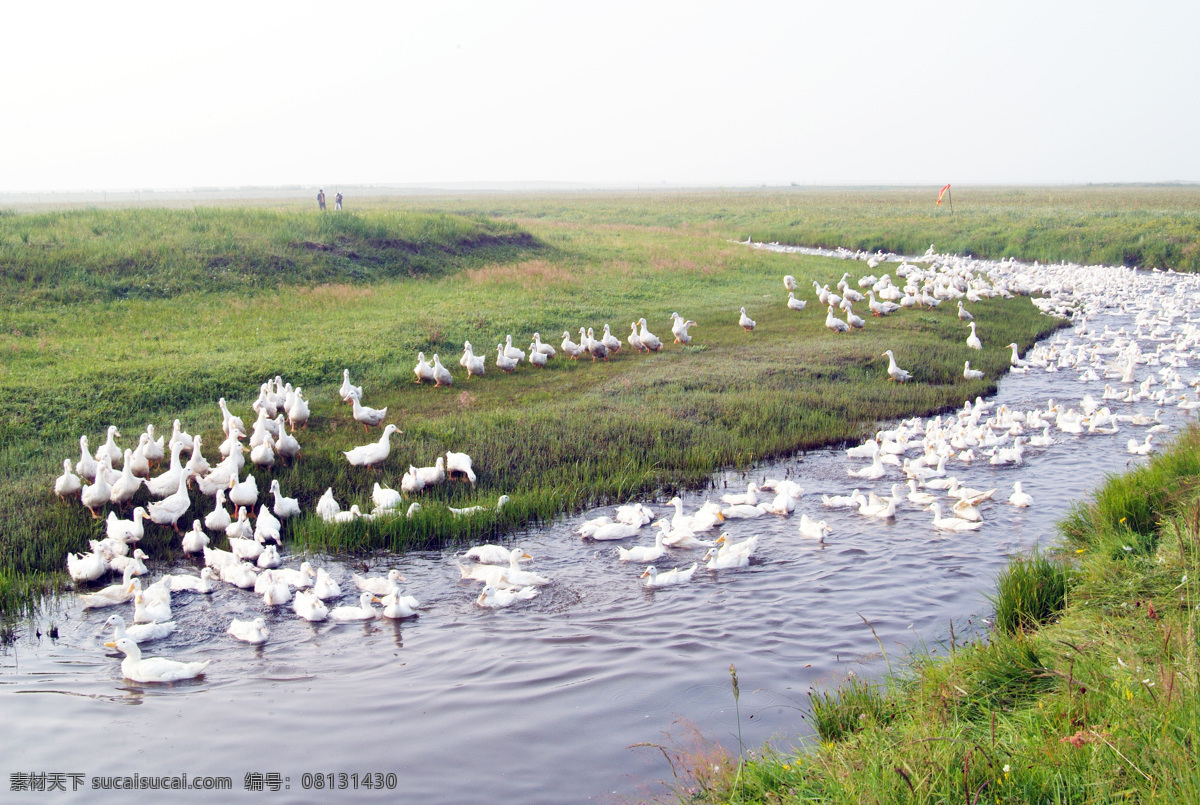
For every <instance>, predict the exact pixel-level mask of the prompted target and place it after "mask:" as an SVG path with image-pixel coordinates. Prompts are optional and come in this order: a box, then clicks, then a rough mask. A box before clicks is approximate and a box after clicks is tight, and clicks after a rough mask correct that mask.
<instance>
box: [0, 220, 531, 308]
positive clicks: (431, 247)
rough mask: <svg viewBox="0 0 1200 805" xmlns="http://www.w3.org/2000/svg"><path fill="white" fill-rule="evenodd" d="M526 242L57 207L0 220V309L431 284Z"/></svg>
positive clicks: (405, 229) (511, 230)
mask: <svg viewBox="0 0 1200 805" xmlns="http://www.w3.org/2000/svg"><path fill="white" fill-rule="evenodd" d="M535 245H536V244H535V243H533V242H532V241H531V239H530V238H529V237H528V234H527V233H524V232H522V231H520V230H519V229H518V228H517V227H515V226H513V225H511V224H505V223H500V222H495V221H485V220H479V219H469V218H464V217H462V216H457V215H446V214H437V213H416V212H410V211H398V210H372V211H367V212H362V213H339V214H336V215H331V214H320V213H317V212H315V211H301V210H286V209H253V208H245V207H233V208H205V207H198V208H195V209H184V210H181V209H153V208H134V209H96V208H92V209H77V210H70V209H61V210H53V211H50V212H41V213H31V214H21V215H17V214H10V215H0V301H3V302H4V304H5V305H6V306H12V305H28V304H42V303H58V304H81V303H88V302H102V301H107V300H114V299H156V298H170V297H176V296H179V295H180V294H186V293H191V292H196V291H209V290H220V291H223V292H240V293H246V292H254V291H259V290H263V289H267V288H275V287H278V286H289V285H292V286H294V285H312V284H314V283H330V282H352V283H358V284H369V283H373V282H378V281H380V280H384V279H394V278H397V277H418V276H433V275H437V274H440V273H443V272H444V271H446V270H448V269H450V268H454V269H458V268H461V267H462V264H463V263H464V262H465V261H470V260H471V259H472V258H474V259H476V260H478V258H479V257H480V256H481V255H483V256H486V257H487V258H488V259H496V258H497V257H498V256H500V254H501V253H503V252H505V251H508V252H519V251H521V250H526V249H529V248H531V247H533V246H535Z"/></svg>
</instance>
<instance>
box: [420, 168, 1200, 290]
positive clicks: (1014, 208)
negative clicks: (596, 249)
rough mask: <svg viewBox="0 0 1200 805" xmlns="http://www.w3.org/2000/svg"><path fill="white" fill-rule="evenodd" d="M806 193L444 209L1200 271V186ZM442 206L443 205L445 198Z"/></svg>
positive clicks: (473, 203) (456, 204)
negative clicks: (941, 197) (943, 198)
mask: <svg viewBox="0 0 1200 805" xmlns="http://www.w3.org/2000/svg"><path fill="white" fill-rule="evenodd" d="M938 189H939V188H936V187H930V188H925V189H913V188H851V189H833V188H803V187H795V188H791V189H787V190H776V189H772V190H739V191H724V192H715V191H676V192H664V193H653V194H650V193H628V194H621V195H613V194H583V193H581V194H576V195H573V196H562V195H557V196H532V197H528V196H499V197H481V198H467V199H453V200H446V201H445V202H444V203H445V204H446V205H448V206H446V207H444V208H446V209H454V210H459V211H463V212H470V213H472V214H475V213H478V214H484V215H489V216H494V217H498V218H503V219H514V220H519V221H527V220H528V219H537V220H546V219H550V220H569V221H586V222H588V223H596V222H604V223H609V224H612V225H624V224H629V223H631V222H632V223H636V224H638V225H641V226H648V227H665V228H671V229H690V230H693V231H707V232H710V233H712V234H714V235H717V236H719V237H724V238H737V239H738V240H745V239H746V238H747V237H752V238H753V239H754V240H755V241H758V242H771V241H778V242H780V243H796V244H804V245H813V246H824V247H828V248H835V247H839V246H841V247H846V248H850V249H864V250H867V251H871V252H874V251H876V250H879V249H883V250H885V251H892V252H896V253H898V254H923V253H924V252H925V250H926V249H927V248H929V245H930V244H931V243H932V244H934V245H935V246H936V247H937V249H938V251H940V252H944V253H957V254H972V255H978V256H981V257H989V258H993V259H1000V258H1002V257H1017V258H1021V259H1023V260H1027V261H1030V262H1032V261H1034V260H1040V261H1042V262H1043V263H1047V262H1050V263H1057V262H1059V261H1060V260H1067V261H1069V262H1076V263H1082V264H1104V265H1128V266H1139V267H1146V268H1151V267H1159V268H1174V269H1177V270H1182V271H1196V270H1200V187H1198V186H1195V185H1184V186H1170V185H1141V186H1139V185H1119V186H1088V187H966V186H962V187H959V186H956V187H954V188H952V193H953V195H954V212H953V213H951V212H950V209H949V205H948V204H947V203H943V204H942V206H941V207H940V208H939V207H937V206H936V205H935V204H934V201H935V200H936V198H937V191H938ZM439 203H441V202H439Z"/></svg>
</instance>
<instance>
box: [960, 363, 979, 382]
mask: <svg viewBox="0 0 1200 805" xmlns="http://www.w3.org/2000/svg"><path fill="white" fill-rule="evenodd" d="M963 377H964V378H966V379H967V380H983V372H981V371H979V370H978V369H972V368H971V362H970V361H964V362H963Z"/></svg>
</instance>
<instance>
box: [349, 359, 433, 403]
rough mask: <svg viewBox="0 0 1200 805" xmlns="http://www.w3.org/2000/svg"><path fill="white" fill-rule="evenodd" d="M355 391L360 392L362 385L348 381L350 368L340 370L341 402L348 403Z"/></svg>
mask: <svg viewBox="0 0 1200 805" xmlns="http://www.w3.org/2000/svg"><path fill="white" fill-rule="evenodd" d="M420 357H422V358H423V357H424V356H423V355H421V356H420ZM356 392H357V393H358V394H362V386H356V385H354V384H353V383H351V382H350V370H349V369H343V370H342V385H341V387H340V388H338V396H340V397H341V398H342V402H344V403H348V402H350V397H351V396H352V395H353V394H355V393H356Z"/></svg>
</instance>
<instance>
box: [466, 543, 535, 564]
mask: <svg viewBox="0 0 1200 805" xmlns="http://www.w3.org/2000/svg"><path fill="white" fill-rule="evenodd" d="M514 550H516V551H519V552H520V555H519V556H518V561H522V562H523V561H526V560H527V559H532V558H533V557H531V556H530V555H529V554H528V553H526V552H525V551H523V550H521V549H520V548H505V547H504V546H503V545H490V544H489V545H476V546H475V547H474V548H471V549H470V550H467V551H464V552H463V557H464V558H466V559H473V560H475V561H476V562H479V563H481V564H485V565H507V564H508V560H509V557H510V556H511V555H512V552H513V551H514Z"/></svg>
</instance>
